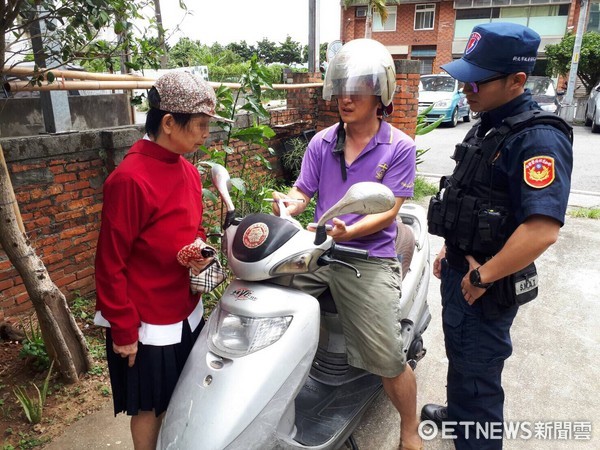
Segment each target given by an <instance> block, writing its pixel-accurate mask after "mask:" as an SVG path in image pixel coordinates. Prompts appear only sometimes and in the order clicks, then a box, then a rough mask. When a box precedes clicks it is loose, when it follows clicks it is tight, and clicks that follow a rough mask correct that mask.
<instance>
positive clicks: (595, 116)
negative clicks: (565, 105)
mask: <svg viewBox="0 0 600 450" xmlns="http://www.w3.org/2000/svg"><path fill="white" fill-rule="evenodd" d="M590 125H591V126H592V133H600V84H598V85H597V86H596V87H595V88H594V89H592V92H590V96H589V97H588V100H587V104H586V105H585V126H587V127H589V126H590Z"/></svg>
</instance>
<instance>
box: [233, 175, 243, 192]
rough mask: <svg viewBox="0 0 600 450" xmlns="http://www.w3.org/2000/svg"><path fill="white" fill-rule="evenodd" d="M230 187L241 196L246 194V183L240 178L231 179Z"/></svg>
mask: <svg viewBox="0 0 600 450" xmlns="http://www.w3.org/2000/svg"><path fill="white" fill-rule="evenodd" d="M231 185H232V186H233V187H235V188H236V189H237V190H238V191H240V192H241V193H242V194H245V193H246V183H245V182H244V180H242V179H241V178H232V179H231Z"/></svg>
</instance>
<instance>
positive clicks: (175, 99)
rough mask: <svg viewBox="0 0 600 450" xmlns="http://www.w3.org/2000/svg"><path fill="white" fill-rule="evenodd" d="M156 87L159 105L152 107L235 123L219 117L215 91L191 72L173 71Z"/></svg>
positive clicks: (164, 76) (152, 105) (156, 84)
mask: <svg viewBox="0 0 600 450" xmlns="http://www.w3.org/2000/svg"><path fill="white" fill-rule="evenodd" d="M154 87H155V88H156V90H157V91H158V95H159V96H160V103H159V104H151V105H150V106H151V107H153V108H156V109H160V110H162V111H168V112H171V113H183V114H206V115H207V116H210V117H214V118H215V119H217V120H220V121H223V122H230V123H231V122H233V120H229V119H225V118H224V117H221V116H219V115H217V113H216V112H215V106H216V104H217V97H216V95H215V91H214V89H213V88H212V87H211V86H210V85H209V84H208V83H207V82H206V81H204V80H203V79H202V78H200V77H199V76H197V75H194V74H192V73H189V72H180V71H173V72H169V73H166V74H165V75H163V76H161V77H160V78H159V79H158V80H156V83H154Z"/></svg>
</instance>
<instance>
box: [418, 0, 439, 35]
mask: <svg viewBox="0 0 600 450" xmlns="http://www.w3.org/2000/svg"><path fill="white" fill-rule="evenodd" d="M434 20H435V3H427V4H424V5H415V30H433V23H434Z"/></svg>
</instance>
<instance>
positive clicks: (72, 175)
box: [0, 61, 418, 317]
mask: <svg viewBox="0 0 600 450" xmlns="http://www.w3.org/2000/svg"><path fill="white" fill-rule="evenodd" d="M397 71H398V77H397V83H398V87H397V90H396V92H397V93H396V96H395V99H394V108H395V111H394V114H393V115H392V117H390V118H389V119H388V120H389V121H390V122H391V123H392V124H394V125H395V126H397V127H398V128H400V129H402V130H403V131H405V132H406V133H407V134H409V135H411V136H414V131H415V126H416V115H417V88H418V62H417V61H399V62H397ZM295 77H296V79H295V80H294V81H295V82H306V81H317V80H318V81H320V74H295ZM287 100H288V101H287V107H286V108H280V109H275V110H272V111H271V117H270V120H269V121H268V125H269V126H270V127H271V128H272V129H273V130H274V131H275V132H276V136H275V137H274V138H273V139H272V140H271V141H270V142H269V145H270V146H271V147H272V148H274V149H278V148H281V146H282V144H281V141H282V140H284V139H287V138H289V137H291V136H294V135H298V134H300V133H301V132H302V131H304V130H309V129H317V130H318V129H321V128H324V127H327V126H330V125H332V124H334V123H336V122H337V121H338V115H337V109H336V106H335V104H334V103H333V102H325V101H324V100H322V96H321V88H311V89H302V90H290V91H288V99H287ZM104 111H106V109H105V110H104ZM251 122H252V120H251V118H250V117H249V116H247V115H241V116H238V117H237V118H236V127H238V128H242V127H247V126H249V125H251ZM142 135H143V127H142V126H126V127H115V128H109V129H103V130H88V131H79V132H73V133H63V134H56V135H40V136H30V137H21V138H2V139H0V145H1V146H2V149H3V151H4V155H5V159H6V161H7V165H8V169H9V172H10V174H11V180H12V183H13V187H14V190H15V194H16V197H17V201H18V204H19V207H20V210H21V215H22V218H23V223H24V225H25V229H26V231H27V234H28V237H29V239H30V241H31V244H32V247H33V248H34V249H35V250H36V252H37V254H38V255H39V256H40V257H41V258H42V260H43V262H44V264H45V265H46V267H47V269H48V271H49V273H50V276H51V278H52V280H53V281H54V283H55V284H56V285H57V286H58V287H59V288H60V289H61V290H62V292H63V293H64V294H65V295H66V296H67V298H68V299H71V298H73V297H74V295H75V293H79V294H81V295H85V294H89V293H92V292H93V291H94V290H95V283H94V256H95V248H96V240H97V238H98V232H99V227H100V214H101V210H102V185H103V183H104V180H105V179H106V177H107V176H108V174H109V173H110V172H111V171H112V170H114V168H115V167H116V166H117V165H118V164H119V162H120V161H121V160H122V158H123V155H124V154H125V152H126V151H127V150H128V149H129V147H130V146H131V145H132V144H133V143H134V142H135V141H136V140H137V139H139V138H141V137H142ZM224 139H225V135H224V132H223V131H221V130H220V129H215V130H211V136H210V138H209V139H208V141H207V143H206V144H207V146H208V147H211V148H217V149H222V147H223V140H224ZM230 145H231V146H232V147H233V149H234V151H233V153H232V154H230V155H229V163H228V169H229V170H230V171H231V172H232V175H234V176H235V175H236V173H238V172H239V171H240V170H241V167H240V165H241V161H242V156H244V157H246V159H247V160H248V161H249V163H248V164H250V165H251V167H250V168H248V167H246V171H245V173H247V174H251V175H250V176H257V175H260V174H261V173H264V172H265V169H264V168H263V167H262V165H261V164H260V162H258V161H255V160H253V159H252V156H253V155H255V154H260V155H262V156H264V157H265V158H267V159H268V160H269V161H270V162H271V164H272V165H273V167H274V170H275V174H276V175H281V170H280V168H279V164H278V160H277V158H276V156H273V155H271V154H270V153H269V152H268V151H267V150H266V149H264V148H263V147H260V146H253V147H248V146H247V145H246V144H244V143H243V142H241V141H234V142H232V143H230ZM203 158H204V156H203V154H201V153H200V152H197V153H195V154H193V155H191V157H190V159H191V160H192V161H193V162H198V161H200V160H202V159H203ZM206 210H207V211H208V210H209V207H207V208H206ZM207 213H210V211H208V212H207ZM31 308H32V305H31V302H30V300H29V296H28V294H27V292H26V290H25V288H24V286H23V281H22V279H21V277H20V276H19V274H18V273H17V271H16V270H15V269H14V267H13V265H12V263H11V262H10V261H9V260H8V258H7V257H6V254H5V253H4V252H3V251H2V250H0V317H2V316H10V315H15V314H19V313H23V312H26V311H29V310H30V309H31Z"/></svg>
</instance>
